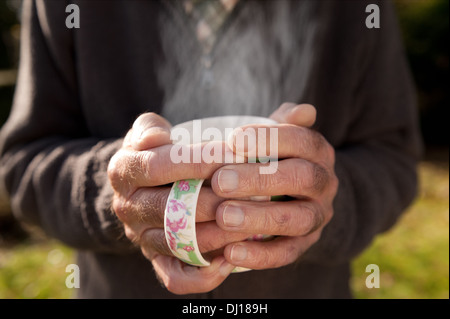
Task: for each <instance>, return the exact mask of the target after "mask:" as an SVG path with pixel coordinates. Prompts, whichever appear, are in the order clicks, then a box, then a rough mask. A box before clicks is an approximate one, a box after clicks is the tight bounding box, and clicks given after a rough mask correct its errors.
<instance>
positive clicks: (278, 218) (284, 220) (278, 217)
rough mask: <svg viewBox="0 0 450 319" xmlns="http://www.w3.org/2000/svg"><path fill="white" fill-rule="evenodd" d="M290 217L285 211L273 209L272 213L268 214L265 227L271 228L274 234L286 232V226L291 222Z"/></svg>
mask: <svg viewBox="0 0 450 319" xmlns="http://www.w3.org/2000/svg"><path fill="white" fill-rule="evenodd" d="M291 221H292V218H291V215H290V214H289V213H288V212H287V211H283V210H279V209H274V210H273V211H272V213H270V214H269V220H268V223H269V224H270V225H267V226H266V227H267V228H266V229H273V230H274V232H275V234H274V235H281V234H285V233H286V228H288V227H289V225H290V224H291Z"/></svg>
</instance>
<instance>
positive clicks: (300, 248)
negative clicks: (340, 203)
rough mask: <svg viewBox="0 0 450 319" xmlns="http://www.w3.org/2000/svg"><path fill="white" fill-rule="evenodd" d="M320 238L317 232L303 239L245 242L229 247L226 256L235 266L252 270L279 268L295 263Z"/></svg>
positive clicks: (283, 238)
mask: <svg viewBox="0 0 450 319" xmlns="http://www.w3.org/2000/svg"><path fill="white" fill-rule="evenodd" d="M319 237H320V232H319V231H316V232H314V233H311V234H310V235H307V236H302V237H277V238H275V239H274V240H271V241H266V242H257V241H245V242H240V243H234V244H230V245H228V246H227V247H226V248H225V250H224V256H225V258H226V259H227V261H228V262H230V263H232V264H233V265H235V266H240V267H245V268H250V269H270V268H278V267H282V266H285V265H288V264H291V263H293V262H294V261H295V260H297V259H298V258H299V257H300V256H301V255H303V253H304V252H306V250H307V249H308V248H309V247H311V245H312V244H314V243H315V242H316V241H317V240H318V239H319Z"/></svg>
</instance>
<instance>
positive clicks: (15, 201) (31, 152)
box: [0, 0, 132, 252]
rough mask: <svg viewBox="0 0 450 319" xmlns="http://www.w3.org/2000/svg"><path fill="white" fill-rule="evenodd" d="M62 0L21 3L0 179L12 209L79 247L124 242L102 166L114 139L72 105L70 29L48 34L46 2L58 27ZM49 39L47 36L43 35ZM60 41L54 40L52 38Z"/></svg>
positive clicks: (113, 247)
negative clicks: (100, 134)
mask: <svg viewBox="0 0 450 319" xmlns="http://www.w3.org/2000/svg"><path fill="white" fill-rule="evenodd" d="M65 4H66V3H65V1H57V2H56V1H55V2H54V3H53V6H51V7H45V5H44V3H43V1H31V0H27V1H24V3H23V15H22V34H21V37H22V39H21V55H20V68H19V76H18V81H17V86H16V92H15V97H14V102H13V107H12V110H11V114H10V117H9V119H8V120H7V122H6V123H5V125H4V126H3V127H2V130H1V133H0V155H1V158H0V182H1V183H2V184H3V185H2V187H0V190H1V189H2V188H3V189H5V190H6V192H7V193H8V194H7V195H8V197H9V198H10V205H11V208H12V211H13V214H14V215H15V217H16V218H17V219H19V220H20V221H23V222H24V223H26V224H31V225H34V226H38V227H39V228H41V229H43V230H44V231H45V232H46V233H47V234H48V235H49V236H51V237H54V238H57V239H59V240H61V241H62V242H64V243H66V244H68V245H70V246H72V247H75V248H79V249H90V250H95V251H108V252H121V251H128V250H129V249H131V247H132V245H131V243H130V242H129V241H128V240H127V239H126V238H125V236H123V231H122V228H123V227H122V225H121V224H120V222H119V221H118V219H117V218H116V217H115V215H114V214H113V213H112V211H111V208H110V206H111V199H112V194H113V191H112V188H111V186H110V184H109V181H108V178H107V174H106V171H107V170H106V168H107V165H108V162H109V159H110V157H111V156H112V155H113V154H114V153H115V152H116V151H117V150H118V149H119V148H120V146H121V140H120V138H117V139H114V138H112V139H104V138H103V139H102V138H96V137H93V136H91V135H90V134H89V132H88V129H87V128H86V125H85V124H84V123H85V122H84V118H83V112H82V110H81V107H80V106H79V99H78V95H77V85H76V82H77V81H76V76H75V73H76V72H75V70H74V68H75V66H74V65H75V63H74V61H73V60H74V54H73V52H72V51H73V46H72V45H71V44H70V41H71V36H70V34H65V35H64V37H61V39H57V40H59V41H54V37H55V36H56V37H57V36H58V35H55V34H52V32H53V31H52V28H50V27H49V25H48V23H49V22H48V21H49V20H48V19H47V16H48V14H50V13H51V12H49V11H48V10H49V8H50V9H52V10H57V11H58V12H59V13H58V14H55V15H54V16H55V17H56V16H58V17H61V20H59V21H57V23H59V24H60V29H64V30H63V31H61V32H67V33H70V32H71V31H70V29H66V28H65V24H64V18H65V14H64V12H65V10H64V8H65ZM60 34H61V33H60ZM50 38H52V39H53V41H51V40H50ZM59 44H61V45H59Z"/></svg>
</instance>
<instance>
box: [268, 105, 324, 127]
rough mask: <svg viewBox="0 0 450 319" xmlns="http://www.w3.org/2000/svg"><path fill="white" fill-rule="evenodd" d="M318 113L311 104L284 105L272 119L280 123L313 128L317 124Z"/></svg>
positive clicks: (274, 113) (273, 114) (272, 115)
mask: <svg viewBox="0 0 450 319" xmlns="http://www.w3.org/2000/svg"><path fill="white" fill-rule="evenodd" d="M316 117H317V111H316V108H315V107H314V106H312V105H311V104H295V103H283V104H282V105H281V106H280V107H279V108H278V109H277V110H276V111H275V112H273V113H272V114H271V115H270V118H271V119H273V120H275V121H277V122H279V123H287V124H293V125H298V126H303V127H311V126H313V125H314V123H315V122H316Z"/></svg>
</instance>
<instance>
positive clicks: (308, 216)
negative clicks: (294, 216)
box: [302, 206, 324, 235]
mask: <svg viewBox="0 0 450 319" xmlns="http://www.w3.org/2000/svg"><path fill="white" fill-rule="evenodd" d="M302 214H303V219H304V223H303V224H304V227H303V229H302V233H303V235H309V234H311V233H312V232H314V231H315V230H317V229H318V228H319V227H320V226H321V225H322V224H323V221H324V217H323V215H322V214H320V213H318V212H317V211H316V210H315V209H313V208H312V207H309V206H304V207H303V211H302Z"/></svg>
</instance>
